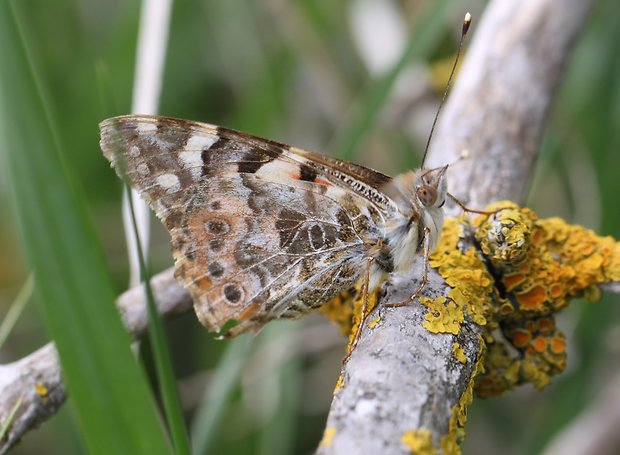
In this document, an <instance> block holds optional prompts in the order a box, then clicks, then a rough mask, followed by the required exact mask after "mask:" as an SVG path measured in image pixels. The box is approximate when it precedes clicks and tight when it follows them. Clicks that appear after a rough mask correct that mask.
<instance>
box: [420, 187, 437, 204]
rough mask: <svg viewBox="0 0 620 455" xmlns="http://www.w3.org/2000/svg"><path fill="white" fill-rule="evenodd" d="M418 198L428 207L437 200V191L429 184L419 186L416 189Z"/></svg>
mask: <svg viewBox="0 0 620 455" xmlns="http://www.w3.org/2000/svg"><path fill="white" fill-rule="evenodd" d="M416 195H417V196H418V199H419V200H420V202H421V203H422V205H424V206H425V207H430V206H431V205H433V204H434V203H435V201H436V200H437V191H436V190H435V188H433V187H431V186H421V187H419V188H418V189H417V190H416Z"/></svg>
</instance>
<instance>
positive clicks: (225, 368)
mask: <svg viewBox="0 0 620 455" xmlns="http://www.w3.org/2000/svg"><path fill="white" fill-rule="evenodd" d="M252 341H253V340H252V337H250V336H247V335H246V336H243V337H241V338H236V339H234V340H232V341H230V342H229V343H228V346H226V351H225V352H224V355H223V357H222V359H221V360H220V362H219V364H218V366H217V369H216V371H215V374H214V376H213V381H212V382H211V383H210V384H209V387H208V388H207V391H206V394H205V396H204V398H203V400H202V402H201V403H200V406H199V407H198V410H197V411H196V416H195V417H194V421H193V422H192V429H191V432H192V448H193V451H194V453H196V454H199V453H209V452H208V451H209V448H210V447H211V445H212V444H213V440H214V438H215V435H216V434H217V430H218V429H219V425H220V423H221V420H222V419H221V417H222V414H223V413H224V412H225V410H226V405H227V404H228V403H229V402H230V399H231V396H232V392H233V391H234V390H235V388H236V387H237V384H238V381H239V375H240V374H241V370H242V369H243V366H244V364H245V360H246V358H247V356H248V353H249V352H250V349H251V347H252Z"/></svg>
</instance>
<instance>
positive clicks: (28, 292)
mask: <svg viewBox="0 0 620 455" xmlns="http://www.w3.org/2000/svg"><path fill="white" fill-rule="evenodd" d="M33 290H34V274H32V273H31V274H30V275H29V276H28V278H26V282H25V283H24V284H23V286H22V287H21V289H20V290H19V293H18V294H17V296H16V297H15V300H13V303H12V304H11V306H10V308H9V311H7V313H6V316H5V317H4V319H2V323H0V348H1V347H2V345H3V344H4V342H5V341H6V339H7V337H8V336H9V335H10V333H11V331H12V330H13V327H15V324H16V323H17V320H18V319H19V317H20V315H21V314H22V312H23V311H24V308H26V304H27V303H28V302H29V301H30V297H32V291H33ZM1 439H2V437H0V440H1Z"/></svg>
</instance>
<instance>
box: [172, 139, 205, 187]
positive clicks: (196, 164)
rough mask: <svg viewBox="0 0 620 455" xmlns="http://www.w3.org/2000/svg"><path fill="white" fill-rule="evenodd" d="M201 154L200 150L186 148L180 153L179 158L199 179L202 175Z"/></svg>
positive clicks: (182, 164) (195, 177) (193, 175)
mask: <svg viewBox="0 0 620 455" xmlns="http://www.w3.org/2000/svg"><path fill="white" fill-rule="evenodd" d="M188 143H189V142H188ZM211 145H213V144H211ZM201 155H202V151H200V150H184V151H182V152H180V153H179V160H180V161H181V166H183V167H184V168H185V169H188V170H189V171H190V173H191V174H192V178H193V179H194V180H198V179H199V178H200V176H201V175H202V156H201Z"/></svg>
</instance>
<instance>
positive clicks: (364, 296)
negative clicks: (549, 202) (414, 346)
mask: <svg viewBox="0 0 620 455" xmlns="http://www.w3.org/2000/svg"><path fill="white" fill-rule="evenodd" d="M373 261H374V258H372V257H368V258H367V259H366V268H365V269H364V282H363V284H362V314H361V315H360V323H359V326H358V327H357V331H356V332H355V337H354V338H353V341H351V343H350V344H349V351H348V352H347V355H345V356H344V358H343V359H342V363H343V364H345V363H347V362H348V361H349V357H351V354H352V353H353V351H354V350H355V348H356V346H357V343H358V342H359V340H360V338H361V336H362V327H364V323H365V322H366V318H367V317H368V314H367V311H368V294H369V289H368V287H369V285H370V268H371V266H372V262H373Z"/></svg>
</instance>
